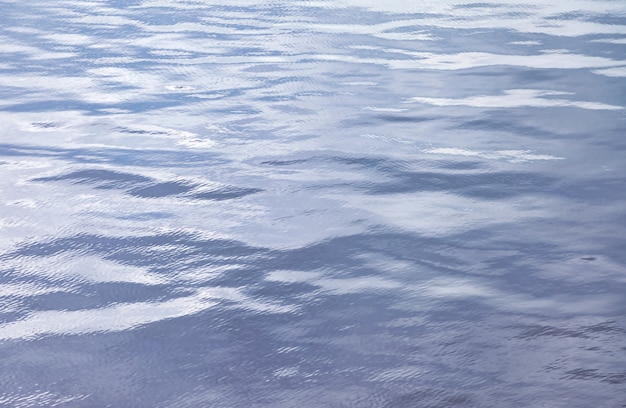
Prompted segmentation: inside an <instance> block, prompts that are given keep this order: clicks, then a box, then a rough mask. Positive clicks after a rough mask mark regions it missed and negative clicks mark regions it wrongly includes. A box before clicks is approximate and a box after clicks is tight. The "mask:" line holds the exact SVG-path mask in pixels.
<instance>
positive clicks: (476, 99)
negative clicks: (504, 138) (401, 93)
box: [407, 89, 624, 110]
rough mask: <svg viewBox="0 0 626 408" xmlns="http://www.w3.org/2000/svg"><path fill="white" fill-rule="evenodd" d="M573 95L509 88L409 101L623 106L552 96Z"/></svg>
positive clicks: (484, 105)
mask: <svg viewBox="0 0 626 408" xmlns="http://www.w3.org/2000/svg"><path fill="white" fill-rule="evenodd" d="M559 95H572V93H571V92H558V91H547V90H537V89H508V90H505V91H504V92H503V94H501V95H480V96H471V97H468V98H429V97H422V96H417V97H414V98H411V99H409V100H408V101H407V102H419V103H424V104H429V105H435V106H472V107H476V108H517V107H534V108H546V107H574V108H581V109H591V110H620V109H624V107H623V106H617V105H609V104H605V103H600V102H585V101H572V100H569V99H558V98H552V96H559Z"/></svg>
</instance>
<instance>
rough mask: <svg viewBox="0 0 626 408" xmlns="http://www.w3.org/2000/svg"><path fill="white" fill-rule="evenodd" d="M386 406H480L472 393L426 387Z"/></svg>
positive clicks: (435, 407)
mask: <svg viewBox="0 0 626 408" xmlns="http://www.w3.org/2000/svg"><path fill="white" fill-rule="evenodd" d="M383 406H384V407H385V408H410V407H424V408H445V407H475V406H478V405H477V403H476V401H475V398H474V397H473V395H472V394H470V393H467V392H463V391H460V390H459V391H457V390H453V389H452V390H448V389H436V388H425V389H421V390H418V391H413V392H410V393H407V394H404V395H400V396H398V397H395V398H393V399H391V401H389V402H387V403H386V404H385V405H383Z"/></svg>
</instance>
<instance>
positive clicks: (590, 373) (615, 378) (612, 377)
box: [562, 368, 626, 385]
mask: <svg viewBox="0 0 626 408" xmlns="http://www.w3.org/2000/svg"><path fill="white" fill-rule="evenodd" d="M562 378H564V379H567V380H586V381H589V380H596V381H601V382H606V383H609V384H615V385H618V384H626V372H621V373H602V372H601V371H600V370H598V369H596V368H577V369H575V370H570V371H567V372H566V373H565V376H563V377H562Z"/></svg>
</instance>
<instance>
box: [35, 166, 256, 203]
mask: <svg viewBox="0 0 626 408" xmlns="http://www.w3.org/2000/svg"><path fill="white" fill-rule="evenodd" d="M66 180H68V181H70V182H71V183H73V184H88V185H91V186H93V187H94V188H96V189H105V190H110V189H116V190H122V191H124V192H125V193H126V194H129V195H132V196H135V197H142V198H160V197H167V196H188V197H192V198H194V199H198V200H213V201H222V200H231V199H235V198H240V197H244V196H247V195H250V194H254V193H258V192H260V191H263V190H261V189H258V188H240V187H234V186H225V187H218V188H214V189H213V190H211V191H200V192H193V190H198V188H201V187H202V185H201V184H195V183H192V182H189V181H158V180H155V179H153V178H151V177H146V176H141V175H138V174H132V173H122V172H116V171H112V170H104V169H88V170H79V171H75V172H71V173H68V174H64V175H60V176H52V177H39V178H34V179H32V181H38V182H51V181H66Z"/></svg>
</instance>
